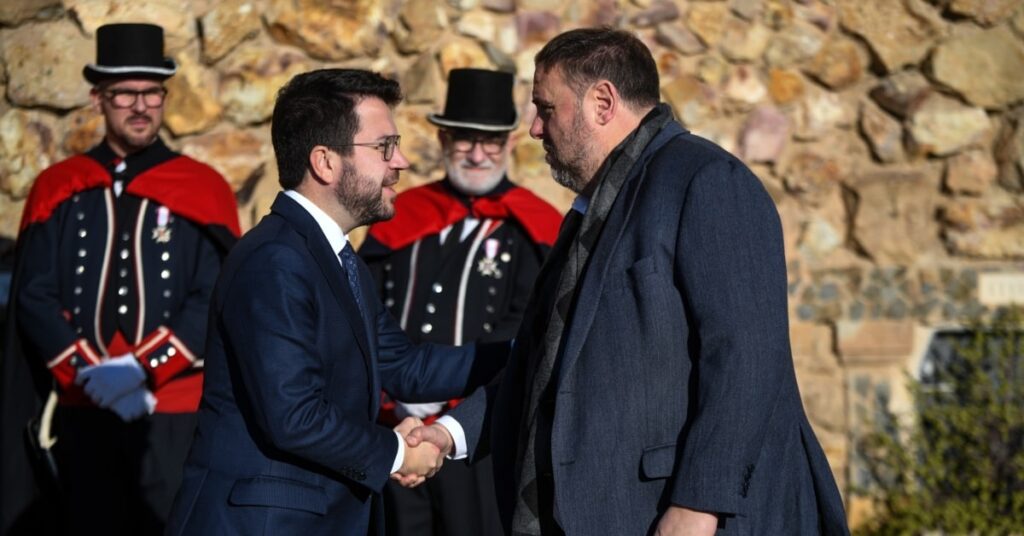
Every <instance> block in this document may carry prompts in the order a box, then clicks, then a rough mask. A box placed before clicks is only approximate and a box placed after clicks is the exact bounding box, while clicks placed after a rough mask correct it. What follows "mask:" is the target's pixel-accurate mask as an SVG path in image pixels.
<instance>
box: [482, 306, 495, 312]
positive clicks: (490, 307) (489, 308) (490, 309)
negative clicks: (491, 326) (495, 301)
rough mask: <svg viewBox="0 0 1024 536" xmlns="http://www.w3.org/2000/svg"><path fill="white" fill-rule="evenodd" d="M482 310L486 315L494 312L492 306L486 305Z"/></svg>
mask: <svg viewBox="0 0 1024 536" xmlns="http://www.w3.org/2000/svg"><path fill="white" fill-rule="evenodd" d="M484 309H485V310H486V311H487V312H488V313H493V312H494V306H493V305H488V306H487V307H484Z"/></svg>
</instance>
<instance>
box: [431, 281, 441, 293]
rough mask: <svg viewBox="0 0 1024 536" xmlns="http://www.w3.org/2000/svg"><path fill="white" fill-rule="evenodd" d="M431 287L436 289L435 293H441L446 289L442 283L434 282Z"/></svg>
mask: <svg viewBox="0 0 1024 536" xmlns="http://www.w3.org/2000/svg"><path fill="white" fill-rule="evenodd" d="M431 288H433V289H434V294H440V293H441V292H443V291H444V287H442V286H441V283H434V286H433V287H431Z"/></svg>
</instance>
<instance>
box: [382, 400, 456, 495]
mask: <svg viewBox="0 0 1024 536" xmlns="http://www.w3.org/2000/svg"><path fill="white" fill-rule="evenodd" d="M395 431H396V432H398V434H399V435H401V436H402V437H403V438H404V439H405V459H404V460H402V466H401V467H400V468H399V469H398V471H395V472H394V473H392V474H391V479H392V480H394V481H396V482H398V483H399V484H401V485H402V486H403V487H406V488H415V487H416V486H419V485H420V484H422V483H423V482H425V481H426V480H427V478H429V477H432V476H434V475H435V474H437V472H438V471H439V470H440V469H441V465H442V464H443V463H444V459H445V457H446V456H448V455H450V454H453V450H454V448H455V446H454V444H455V442H454V440H453V439H452V436H451V434H450V433H448V430H447V429H445V427H443V426H441V425H439V424H433V425H430V426H425V425H424V424H423V421H422V420H420V419H419V418H417V417H406V418H405V419H403V420H402V422H400V423H398V426H396V427H395Z"/></svg>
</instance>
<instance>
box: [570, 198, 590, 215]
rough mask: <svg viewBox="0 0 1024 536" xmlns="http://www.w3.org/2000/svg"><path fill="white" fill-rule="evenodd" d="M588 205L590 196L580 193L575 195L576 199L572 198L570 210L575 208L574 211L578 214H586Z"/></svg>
mask: <svg viewBox="0 0 1024 536" xmlns="http://www.w3.org/2000/svg"><path fill="white" fill-rule="evenodd" d="M589 206H590V198H589V197H587V196H585V195H582V194H580V195H577V196H576V199H573V200H572V207H571V208H570V210H575V211H576V212H579V213H580V214H586V213H587V207H589Z"/></svg>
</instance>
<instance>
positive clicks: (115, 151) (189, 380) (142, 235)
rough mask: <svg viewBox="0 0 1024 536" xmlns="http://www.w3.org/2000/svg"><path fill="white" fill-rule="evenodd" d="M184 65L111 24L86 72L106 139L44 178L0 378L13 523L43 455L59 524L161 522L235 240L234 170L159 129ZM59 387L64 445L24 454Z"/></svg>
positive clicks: (22, 522) (146, 27) (116, 529)
mask: <svg viewBox="0 0 1024 536" xmlns="http://www.w3.org/2000/svg"><path fill="white" fill-rule="evenodd" d="M175 69H176V67H175V64H174V61H173V60H171V59H168V58H165V57H164V53H163V30H162V29H161V28H160V27H159V26H155V25H152V24H109V25H105V26H101V27H100V28H99V29H98V30H97V32H96V63H94V64H90V65H87V66H86V67H85V69H84V71H83V75H84V76H85V78H86V80H88V81H89V82H90V83H92V84H93V88H92V91H91V92H90V95H91V97H92V103H93V106H94V108H95V109H96V111H98V112H100V113H102V114H103V117H104V119H105V123H106V132H105V136H104V139H103V141H102V142H100V144H99V145H97V146H96V147H94V148H92V149H91V150H89V151H88V152H87V153H85V154H82V155H77V156H73V157H71V158H68V159H67V160H64V161H62V162H60V163H58V164H56V165H54V166H52V167H50V168H48V169H47V170H45V171H44V172H43V173H42V174H40V176H39V177H38V178H37V179H36V182H35V184H34V185H33V187H32V190H31V192H30V194H29V197H28V200H27V202H26V204H25V209H24V213H23V215H22V220H21V228H20V235H19V239H18V245H17V260H16V267H15V271H14V281H13V283H12V290H11V299H10V307H11V312H10V314H9V318H10V319H11V322H9V324H10V326H9V327H10V329H11V331H12V333H10V335H12V336H11V337H8V340H9V341H11V342H14V343H16V345H17V346H19V347H18V348H15V350H17V357H16V356H15V354H14V353H13V352H7V353H6V354H5V358H4V375H3V385H0V391H2V392H3V396H4V400H3V403H4V412H5V419H4V421H3V432H4V436H3V443H2V446H3V449H4V450H3V452H2V453H0V454H2V455H0V460H2V463H3V465H2V473H0V478H2V480H3V482H4V487H5V489H4V495H3V508H2V510H0V514H2V517H0V522H2V526H0V532H2V533H5V534H6V533H7V531H8V530H9V528H10V527H12V526H14V527H16V530H18V529H17V528H18V527H20V528H21V529H25V528H26V527H30V525H29V524H30V520H29V519H28V517H27V516H26V513H25V512H26V509H28V508H30V507H31V505H30V504H29V503H30V501H31V499H32V497H33V496H34V492H35V491H37V490H38V488H39V487H40V485H41V481H40V479H38V478H34V477H39V476H42V475H44V474H45V473H46V471H42V472H37V473H35V474H33V473H32V472H31V471H32V470H31V467H33V466H30V465H29V464H28V463H25V455H26V454H28V455H35V454H38V453H40V452H42V453H43V454H53V455H54V456H53V457H54V458H55V460H56V471H55V473H56V477H57V478H56V483H57V484H58V485H59V487H60V488H61V489H62V491H63V497H62V499H63V500H62V501H61V503H62V505H63V515H61V516H57V517H55V518H51V521H52V519H58V520H60V522H61V523H62V524H63V525H64V526H63V527H61V530H62V531H63V532H67V533H72V534H106V535H109V534H132V535H136V534H161V533H162V532H163V524H164V521H165V519H166V516H167V514H168V512H169V509H170V506H171V502H172V501H173V499H174V494H175V492H176V491H177V487H178V484H179V482H180V480H181V468H182V465H183V462H184V458H185V455H186V454H187V450H188V447H189V444H190V442H191V439H192V434H193V429H194V427H195V411H196V410H197V408H198V404H199V397H200V392H201V388H202V382H203V366H202V363H203V361H202V355H201V351H202V349H203V344H204V340H205V335H206V322H207V305H208V301H209V296H210V292H211V290H212V288H213V284H214V281H215V279H216V278H217V274H218V272H219V269H220V265H221V261H222V259H223V258H224V256H225V254H226V252H227V250H228V248H229V247H230V246H231V245H232V244H233V243H234V241H235V239H236V238H237V237H238V235H239V225H238V216H237V209H236V206H235V200H234V195H233V193H232V191H231V189H230V187H229V186H228V185H227V183H226V182H225V181H224V179H223V178H222V177H221V176H220V175H219V174H218V173H217V172H216V171H214V170H213V169H212V168H210V167H209V166H207V165H204V164H201V163H199V162H197V161H195V160H193V159H191V158H189V157H187V156H183V155H180V154H178V153H176V152H174V151H172V150H171V149H170V148H168V147H167V146H166V145H165V144H164V142H163V141H162V140H161V139H160V137H159V135H158V133H159V131H160V127H161V125H162V122H163V113H164V103H165V97H166V96H167V89H166V88H165V87H164V86H163V81H164V80H165V79H167V78H168V77H170V76H171V75H173V74H174V72H175ZM19 378H29V380H27V381H19ZM51 392H52V393H54V394H55V396H54V399H55V400H56V409H55V411H47V412H45V413H46V415H47V416H49V415H52V416H53V420H52V422H50V421H49V419H43V421H44V424H43V429H44V430H45V429H46V428H47V427H49V429H50V430H52V431H53V432H55V435H56V443H55V444H54V445H53V446H52V449H47V448H46V447H47V446H48V445H47V444H44V445H42V446H41V448H40V449H39V450H37V451H34V452H30V453H26V452H25V451H24V450H23V448H24V445H25V442H24V437H23V434H24V424H25V421H27V420H29V419H34V418H36V416H37V415H39V413H40V411H41V408H42V406H43V401H44V400H47V396H48V395H49V394H50V393H51ZM48 408H49V409H50V410H52V409H53V408H52V407H51V406H48ZM19 413H20V414H19ZM46 436H47V434H40V435H35V437H33V438H32V439H39V438H40V437H41V438H42V439H43V440H44V443H46V442H47V440H49V439H51V438H49V437H46ZM48 450H49V451H50V452H47V451H48ZM19 486H20V487H19ZM28 530H32V529H31V528H29V529H28Z"/></svg>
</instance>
